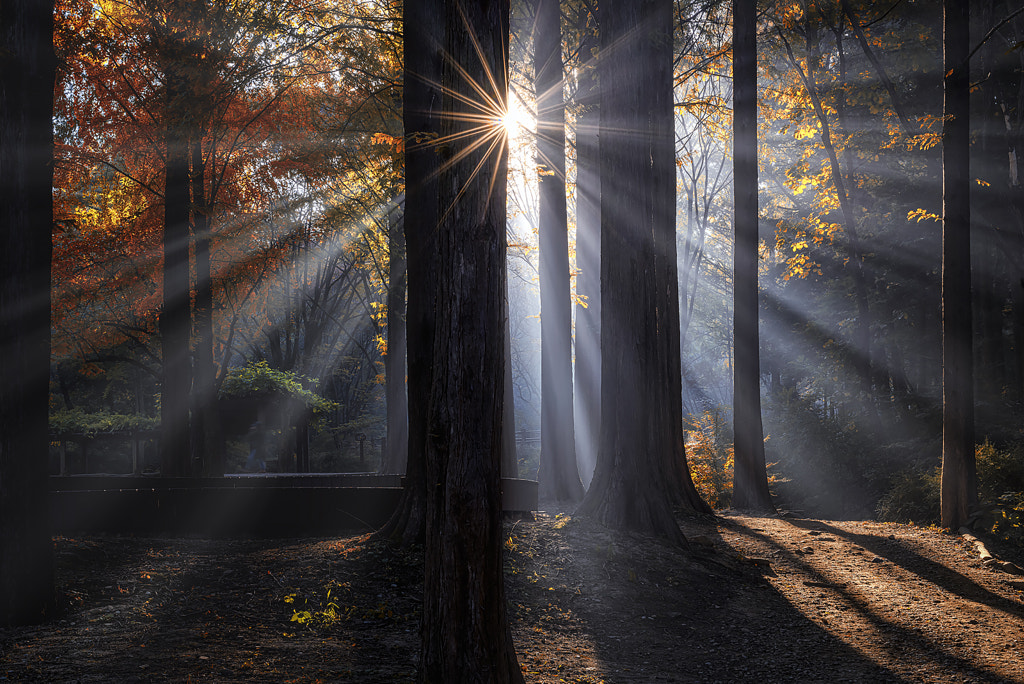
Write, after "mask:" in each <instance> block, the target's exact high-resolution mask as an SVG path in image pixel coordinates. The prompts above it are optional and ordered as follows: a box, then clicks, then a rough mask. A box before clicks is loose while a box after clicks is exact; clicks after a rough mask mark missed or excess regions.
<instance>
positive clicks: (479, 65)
mask: <svg viewBox="0 0 1024 684" xmlns="http://www.w3.org/2000/svg"><path fill="white" fill-rule="evenodd" d="M446 14H447V16H448V18H449V21H448V22H447V26H446V31H445V54H446V55H447V57H448V60H450V61H446V63H445V66H444V69H443V75H442V81H441V82H442V84H443V85H444V88H445V92H446V96H445V98H444V100H443V102H444V111H445V113H446V118H445V121H444V124H443V126H442V131H443V133H444V134H445V135H443V136H442V138H441V140H442V141H445V143H444V145H443V146H442V147H441V148H440V149H439V151H440V152H441V161H442V166H441V172H440V175H439V178H438V191H439V192H438V199H439V205H438V207H439V209H440V210H441V211H442V212H443V214H442V219H441V222H440V224H439V225H438V231H437V233H438V271H437V280H438V287H437V294H436V301H437V303H438V306H437V310H436V315H437V318H436V321H435V330H434V362H435V363H434V376H433V381H432V383H431V391H430V417H429V428H430V429H429V431H428V433H427V459H426V466H427V467H426V471H427V482H429V483H431V486H430V487H428V488H427V525H426V537H425V539H426V544H425V546H426V549H425V554H424V557H425V560H424V591H423V625H422V629H421V634H422V638H423V650H422V652H421V658H420V678H421V680H422V681H426V682H453V681H460V682H498V683H500V682H522V681H523V676H522V672H521V671H520V669H519V664H518V663H517V662H516V654H515V650H514V649H513V647H512V634H511V631H510V629H509V624H508V617H507V612H506V604H505V588H504V577H503V572H502V529H501V438H502V414H503V406H504V401H503V398H504V385H505V368H504V353H503V346H504V345H503V338H504V335H505V332H504V331H505V316H504V309H505V307H504V305H503V302H502V300H503V298H504V297H505V292H506V277H507V276H506V263H505V262H506V254H505V252H506V239H505V221H506V216H505V200H506V195H505V174H506V167H507V163H506V147H505V145H506V139H505V135H504V131H503V130H502V129H500V128H498V127H495V128H493V129H490V130H489V131H488V133H489V134H490V135H491V136H492V137H491V139H490V140H482V141H481V142H482V143H483V144H481V145H479V146H478V147H476V148H475V149H474V148H473V143H474V142H475V141H474V140H472V138H471V139H470V140H468V141H467V140H465V139H464V136H465V134H466V133H467V132H469V131H472V130H473V129H474V128H477V125H476V124H474V123H473V122H472V119H473V115H474V114H476V115H477V116H479V109H477V108H475V107H474V106H473V105H471V104H467V102H466V101H465V100H466V99H468V100H470V101H477V102H479V99H480V97H481V95H480V93H479V92H478V91H477V90H476V88H482V89H484V90H485V91H487V95H488V97H489V98H490V99H491V100H492V101H493V102H495V103H498V104H500V105H504V103H505V101H506V97H507V90H508V71H507V69H508V67H507V65H508V37H509V3H508V0H473V2H463V1H462V0H447V2H446ZM467 119H468V120H467ZM470 135H471V136H472V135H474V134H473V133H470ZM475 135H476V136H482V135H484V134H483V133H480V132H479V129H478V132H477V133H476V134H475Z"/></svg>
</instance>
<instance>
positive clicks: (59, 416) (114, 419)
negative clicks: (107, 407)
mask: <svg viewBox="0 0 1024 684" xmlns="http://www.w3.org/2000/svg"><path fill="white" fill-rule="evenodd" d="M159 427H160V419H159V418H150V417H148V416H140V415H135V414H123V413H108V412H107V411H98V412H95V413H87V412H86V411H83V410H81V409H71V410H62V411H57V412H56V413H51V414H50V432H51V433H53V434H55V435H65V434H75V435H85V436H86V437H92V436H94V435H98V434H103V433H114V432H136V431H141V430H156V429H158V428H159Z"/></svg>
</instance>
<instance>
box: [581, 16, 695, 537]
mask: <svg viewBox="0 0 1024 684" xmlns="http://www.w3.org/2000/svg"><path fill="white" fill-rule="evenodd" d="M672 28H673V22H672V2H671V0H639V1H634V0H617V1H616V0H610V1H607V2H604V3H602V5H601V30H600V35H601V37H600V44H601V50H600V59H599V62H598V73H599V76H600V81H601V86H600V87H601V385H602V387H603V388H604V390H605V391H603V392H602V394H601V439H600V446H599V447H598V449H599V450H598V460H597V467H596V470H595V472H594V479H593V481H592V482H591V485H590V489H589V491H588V492H587V495H586V496H585V497H584V499H583V502H582V503H581V504H580V507H579V509H578V511H577V512H578V513H579V514H582V515H588V516H591V517H593V518H596V519H597V520H599V521H601V522H602V523H604V524H606V525H609V526H612V527H619V528H630V529H635V530H640V531H645V532H649V533H654V534H658V535H663V536H667V537H669V538H671V539H673V540H677V541H684V540H683V536H682V534H681V532H680V531H679V526H678V525H677V524H676V521H675V518H674V516H673V512H672V503H673V498H674V497H673V494H674V492H676V491H677V490H675V489H674V486H675V485H676V484H677V483H674V482H672V480H673V473H671V472H670V471H669V470H668V469H667V467H666V461H665V458H666V454H668V453H671V452H672V451H673V450H674V439H675V431H681V430H682V424H681V421H680V425H678V426H672V425H670V424H669V422H668V421H667V420H666V419H665V418H666V415H667V411H666V409H665V406H666V405H667V404H670V403H672V399H671V397H670V396H669V395H670V392H671V391H672V387H673V385H674V383H673V382H672V380H671V379H670V378H669V377H668V375H669V373H670V372H671V371H672V365H671V362H670V360H669V357H668V346H669V344H670V343H671V341H672V340H674V342H675V344H676V348H677V350H678V340H679V337H678V330H677V331H676V334H675V336H674V337H671V338H669V336H667V335H666V331H665V327H666V326H668V325H671V320H672V317H671V316H669V314H668V312H667V311H666V310H665V308H664V307H665V306H666V304H667V297H666V296H665V294H666V293H665V292H664V290H663V288H664V284H663V283H659V276H663V275H665V274H666V273H667V268H666V266H665V264H664V262H663V261H660V260H662V259H665V253H661V254H659V241H660V240H663V239H664V238H663V235H664V233H665V231H666V230H669V229H671V227H672V226H674V225H675V211H674V198H675V173H674V168H675V165H674V150H675V146H674V141H675V138H674V135H673V129H672V122H673V88H672V85H673V84H672V61H673V60H672ZM674 254H675V251H674V249H673V250H672V255H673V257H674ZM673 273H674V270H673ZM674 306H676V307H678V300H677V301H676V303H675V304H674ZM678 321H679V319H678V312H677V313H676V316H675V322H676V325H678ZM675 368H676V372H678V366H676V367H675ZM675 386H676V387H678V385H677V384H676V385H675ZM609 388H614V391H608V390H609ZM680 438H681V435H680Z"/></svg>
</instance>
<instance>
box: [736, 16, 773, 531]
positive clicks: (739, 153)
mask: <svg viewBox="0 0 1024 684" xmlns="http://www.w3.org/2000/svg"><path fill="white" fill-rule="evenodd" d="M756 20H757V4H756V2H755V0H733V67H732V68H733V84H734V85H733V141H734V142H733V184H734V185H733V187H734V192H735V198H736V199H735V203H734V212H735V224H736V225H735V230H736V241H735V246H734V248H733V249H734V252H733V269H734V276H733V287H734V288H735V290H734V294H733V297H734V299H733V335H734V339H735V345H736V359H735V363H734V365H733V421H734V427H733V434H734V435H735V445H734V449H735V452H734V453H735V456H734V458H735V467H734V470H733V495H732V505H733V507H734V508H738V509H741V510H752V511H761V512H774V510H775V506H774V504H772V500H771V495H770V493H769V492H768V475H767V470H766V468H765V456H764V428H763V426H762V424H761V364H760V344H759V339H760V338H759V334H758V297H757V260H758V251H757V247H758V241H757V33H756V30H757V24H756Z"/></svg>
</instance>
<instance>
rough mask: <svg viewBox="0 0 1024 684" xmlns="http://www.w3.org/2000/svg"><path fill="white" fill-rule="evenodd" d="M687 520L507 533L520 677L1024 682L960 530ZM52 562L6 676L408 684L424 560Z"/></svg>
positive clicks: (1, 637) (148, 550)
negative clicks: (46, 612)
mask: <svg viewBox="0 0 1024 684" xmlns="http://www.w3.org/2000/svg"><path fill="white" fill-rule="evenodd" d="M680 526H681V528H682V529H683V530H684V532H685V533H686V535H687V536H688V538H689V544H690V547H691V548H690V551H684V550H683V549H678V548H672V547H670V546H668V545H666V544H664V543H659V542H655V541H653V540H651V539H650V538H648V537H644V536H641V535H630V534H623V533H617V532H612V531H611V530H608V529H606V528H603V527H600V526H598V525H595V524H593V523H589V522H587V521H584V520H581V519H573V518H571V517H567V516H563V515H554V516H553V515H550V514H544V513H539V514H537V516H536V519H535V520H532V521H531V520H522V521H517V522H506V525H505V538H506V543H505V549H506V561H505V577H506V581H507V585H508V602H509V617H510V620H511V623H512V633H513V641H514V644H515V649H516V652H517V655H518V659H519V662H520V665H521V668H522V670H523V673H524V677H525V680H526V681H527V682H561V681H564V682H609V683H612V682H659V681H663V682H797V681H799V682H1022V681H1024V659H1022V652H1024V651H1022V649H1024V577H1021V576H1015V575H1012V574H1007V573H1003V572H998V571H994V570H991V569H988V568H986V567H984V566H983V565H982V563H981V561H980V560H979V558H978V556H977V553H976V552H975V551H974V547H973V545H972V544H971V543H969V542H967V541H965V540H963V539H962V538H960V537H957V536H953V535H949V534H944V533H943V532H941V531H940V530H938V529H936V528H926V527H915V526H913V525H902V524H894V523H878V522H872V521H823V520H812V519H800V518H778V517H765V518H755V517H747V516H743V515H739V514H733V513H731V512H726V513H725V514H722V515H720V516H719V517H716V518H711V517H710V516H708V517H702V518H683V519H680ZM993 550H995V547H993ZM1002 551H1003V549H1000V550H999V551H998V552H997V555H1000V554H1001V553H1002ZM56 554H57V562H58V578H59V582H60V584H61V585H62V587H63V591H64V599H65V605H66V607H67V612H66V614H65V615H63V616H62V617H61V618H60V619H57V620H55V621H53V622H51V623H49V624H46V625H42V626H36V627H25V628H17V629H7V630H4V631H0V653H2V654H3V655H2V656H0V681H11V682H83V683H84V682H106V681H118V682H163V681H168V682H204V681H215V682H249V681H275V682H333V681H345V682H403V681H414V679H415V673H416V663H417V659H418V650H419V620H420V615H419V613H420V601H421V583H422V561H421V557H420V555H419V551H401V550H398V549H396V548H395V547H392V546H390V545H387V544H384V543H379V542H369V541H368V538H367V537H365V536H363V537H347V538H332V539H328V538H317V539H288V540H205V539H181V538H179V539H145V538H129V537H113V536H108V537H92V538H80V539H68V538H59V539H58V540H57V544H56ZM1018 554H1019V552H1018ZM1004 560H1010V561H1012V560H1016V562H1017V563H1021V562H1022V561H1024V558H1022V557H1021V556H1020V555H1017V556H1016V557H1015V556H1013V555H1007V556H1005V557H1004ZM303 611H307V616H306V619H305V620H303V621H302V622H301V623H300V621H299V620H298V619H293V616H295V615H299V616H300V617H301V616H302V615H303Z"/></svg>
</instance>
